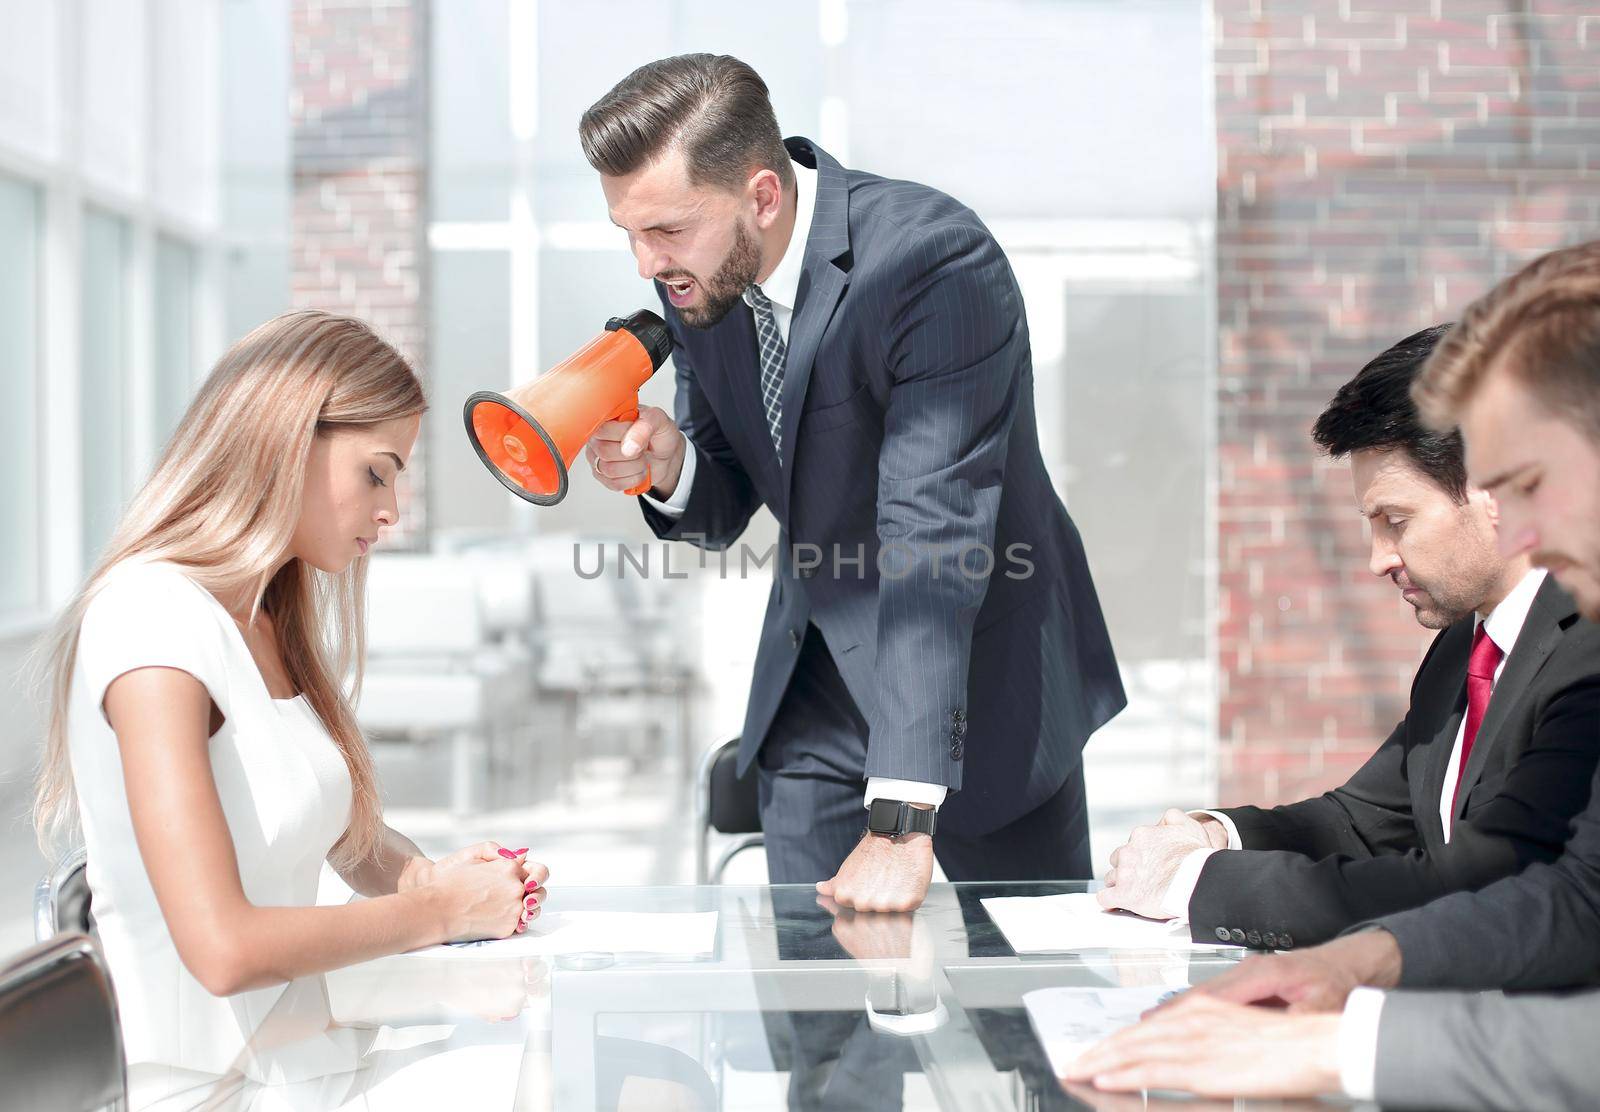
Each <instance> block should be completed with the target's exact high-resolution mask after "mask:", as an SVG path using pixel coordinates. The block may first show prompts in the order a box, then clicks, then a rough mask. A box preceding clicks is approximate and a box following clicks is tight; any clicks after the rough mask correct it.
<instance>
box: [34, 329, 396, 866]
mask: <svg viewBox="0 0 1600 1112" xmlns="http://www.w3.org/2000/svg"><path fill="white" fill-rule="evenodd" d="M426 408H427V401H426V399H425V398H424V396H423V392H422V385H421V383H420V382H418V381H417V376H416V375H415V374H414V373H413V372H412V370H411V367H410V365H409V364H408V363H407V362H406V360H405V357H404V356H402V355H401V354H400V353H399V352H398V351H396V350H395V349H394V348H393V347H392V346H390V345H389V344H388V343H387V342H386V341H384V340H383V339H382V338H381V337H379V336H378V334H377V333H376V332H374V331H373V330H372V329H371V328H370V327H369V326H368V325H366V324H365V323H363V322H362V321H359V320H356V319H354V318H352V317H343V316H335V315H333V314H331V313H324V312H319V311H316V310H306V311H302V312H294V313H286V314H284V315H283V316H281V317H277V318H275V319H273V320H270V321H268V322H267V323H266V324H263V325H261V326H260V327H259V328H257V329H256V330H255V331H253V332H251V333H250V334H249V335H248V336H246V337H244V339H242V340H240V341H239V342H238V343H237V344H235V345H234V346H233V348H232V349H231V350H229V351H228V353H227V354H226V355H224V356H223V357H222V359H221V360H220V361H219V362H218V363H217V365H216V367H215V369H213V370H212V372H211V374H210V375H209V376H208V377H207V378H206V381H205V383H204V384H203V385H202V386H201V387H200V391H199V393H198V394H197V395H196V397H195V399H194V401H193V402H192V403H191V404H190V406H189V409H188V412H186V413H185V414H184V416H183V420H182V421H181V422H180V423H179V425H178V428H177V431H176V432H174V433H173V435H172V439H171V440H170V441H169V442H168V444H167V446H166V448H165V449H164V450H163V452H162V454H161V458H160V459H159V460H158V461H157V463H156V467H155V470H154V472H153V473H152V474H151V476H150V479H149V481H147V482H146V483H145V485H144V487H143V488H142V489H141V490H140V491H139V493H138V494H136V495H135V496H134V497H133V500H132V502H131V503H130V504H129V505H128V508H127V510H126V512H125V513H124V514H123V516H122V519H121V521H120V522H119V523H118V525H117V529H116V531H115V533H113V534H112V537H111V540H110V542H109V543H108V544H107V546H106V550H105V553H104V554H103V555H102V556H101V557H100V559H99V561H98V562H97V563H96V565H95V567H94V570H93V572H92V573H91V574H90V575H89V578H88V580H87V581H86V582H85V583H84V585H83V587H82V589H81V590H80V591H79V592H78V594H77V596H76V597H75V598H74V599H73V600H72V602H71V604H70V605H69V606H68V607H67V608H66V611H65V612H64V613H63V614H62V616H61V618H60V620H59V621H58V622H57V624H56V626H55V628H54V629H53V631H52V632H51V633H50V635H49V636H48V638H47V639H46V641H45V642H44V645H43V646H42V648H43V652H44V654H45V655H44V671H45V677H46V679H47V682H48V690H49V700H50V717H49V727H48V732H47V735H46V741H45V751H44V758H43V761H42V764H41V767H40V770H39V778H38V783H37V787H36V791H35V798H34V816H33V817H34V828H35V830H36V832H37V833H38V836H39V842H40V845H41V846H42V847H45V848H46V849H47V851H48V849H49V847H50V846H51V845H52V843H54V842H55V841H56V840H57V839H58V838H60V837H62V836H64V835H68V834H71V833H73V832H74V831H75V828H76V827H77V824H78V812H77V806H76V800H75V798H74V792H73V783H72V768H71V765H70V763H69V759H68V751H67V710H68V699H69V696H70V694H71V686H72V672H73V666H74V662H75V660H76V657H77V652H78V633H79V629H80V627H81V626H82V623H83V616H84V612H85V611H86V610H87V609H88V606H89V603H90V601H91V600H92V599H93V598H94V596H95V594H96V592H97V591H98V590H99V589H100V587H101V585H102V584H103V583H104V581H105V577H106V573H107V572H108V571H109V570H110V569H111V568H112V567H113V566H114V565H116V564H118V563H120V562H121V561H123V560H127V559H129V558H130V557H139V558H141V559H149V560H166V561H170V562H171V563H174V564H177V565H178V566H180V567H181V568H182V569H183V571H184V573H185V574H187V575H188V576H189V578H190V579H192V580H194V581H195V582H196V583H198V584H200V585H201V586H202V587H204V588H206V589H207V590H209V591H211V592H212V593H213V594H216V595H222V594H225V593H229V592H238V591H239V590H241V588H245V587H248V588H249V590H250V592H251V595H250V597H251V598H252V600H253V602H252V606H251V618H252V620H253V619H254V617H255V614H256V613H257V611H259V610H261V609H265V610H266V612H267V613H268V614H270V615H271V616H272V621H273V624H274V626H275V627H276V632H277V640H278V650H279V653H280V654H281V655H282V657H283V664H284V667H285V669H286V670H287V671H288V673H289V678H290V679H291V680H292V681H293V683H294V685H295V687H296V688H297V689H298V690H299V691H300V692H302V693H303V694H304V695H305V698H306V701H307V702H308V703H310V705H311V707H312V709H313V710H315V711H316V714H317V717H318V718H320V719H321V720H322V723H323V725H324V726H326V727H327V729H328V732H329V733H330V734H331V735H332V736H333V740H334V743H335V744H336V745H337V746H338V747H339V751H340V753H341V754H343V756H344V760H345V764H346V765H347V766H348V768H349V771H350V786H351V803H350V825H349V827H348V828H347V829H346V830H345V832H344V835H343V836H342V837H341V838H340V840H339V843H338V845H337V846H336V847H335V849H334V853H333V857H334V859H335V861H336V862H337V863H338V864H340V865H348V864H353V863H355V862H358V861H362V860H365V859H367V858H369V857H371V856H372V855H373V853H374V852H375V851H376V849H377V847H378V844H379V840H380V836H381V832H382V829H383V809H382V805H381V803H380V802H379V799H378V785H377V779H376V777H375V775H374V773H373V768H372V756H371V754H370V753H369V752H368V750H367V746H366V742H365V740H364V739H363V737H362V735H361V729H360V727H359V726H358V725H357V723H356V717H355V712H354V710H353V709H352V700H353V699H354V698H355V697H356V693H357V692H359V690H360V685H361V673H362V665H363V660H364V657H365V655H366V653H365V647H366V637H365V619H364V615H363V598H364V596H365V594H366V574H367V557H365V556H361V557H358V558H357V559H356V560H355V561H354V562H353V563H352V564H351V566H350V567H349V568H347V569H346V570H345V571H343V572H341V573H339V574H338V575H329V574H326V573H324V572H321V571H318V570H316V569H315V568H312V567H311V566H309V565H308V564H306V563H305V562H303V561H302V560H299V559H297V558H291V559H290V560H289V562H288V563H287V564H284V565H283V566H282V567H281V568H278V564H279V561H280V560H282V558H283V554H284V552H285V551H287V549H288V547H289V543H290V539H291V537H292V536H293V534H294V529H295V525H296V522H297V521H298V519H299V516H300V502H301V492H302V488H303V486H304V482H305V472H306V458H307V456H308V454H309V452H310V450H311V442H312V438H313V437H315V436H317V435H318V434H325V433H329V432H332V431H334V430H336V429H340V428H356V427H361V426H368V425H374V424H377V423H379V422H382V421H387V420H391V419H393V418H398V417H409V416H412V415H413V414H418V413H421V412H423V410H425V409H426ZM275 568H278V570H277V571H276V573H274V569H275ZM346 676H353V677H354V683H353V686H352V688H351V691H350V693H349V695H348V696H347V695H346V692H345V689H344V684H343V680H344V678H345V677H346Z"/></svg>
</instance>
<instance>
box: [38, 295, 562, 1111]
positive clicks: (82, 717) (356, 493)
mask: <svg viewBox="0 0 1600 1112" xmlns="http://www.w3.org/2000/svg"><path fill="white" fill-rule="evenodd" d="M425 404H426V403H425V401H424V398H423V393H422V388H421V385H420V384H419V383H418V381H417V378H416V376H415V375H414V374H413V372H412V370H411V368H410V367H409V366H408V365H407V363H406V361H405V359H404V358H403V357H402V356H401V355H400V354H399V353H398V352H397V351H395V349H394V348H393V347H391V346H390V345H389V344H387V343H386V342H384V341H383V340H382V339H381V338H379V337H378V336H377V335H376V334H375V333H374V332H373V331H372V330H371V329H370V328H369V327H367V326H366V325H365V324H363V323H361V322H360V321H357V320H353V319H350V318H346V317H339V316H333V315H330V314H327V313H321V312H311V311H308V312H298V313H291V314H288V315H286V316H282V317H279V318H277V319H276V320H273V321H270V322H268V323H267V324H264V325H262V326H261V327H260V328H258V329H256V330H255V331H254V332H252V333H251V334H250V335H248V336H246V337H245V338H244V339H243V340H241V341H240V342H239V343H238V344H237V345H235V346H234V348H233V349H232V350H231V351H229V352H228V353H227V354H226V355H225V356H224V357H223V358H222V360H221V361H220V362H219V363H218V365H217V367H216V368H215V370H214V371H213V372H212V373H211V375H210V376H209V377H208V378H207V380H206V382H205V384H204V385H203V386H202V387H201V389H200V392H199V394H198V396H197V397H196V398H195V400H194V402H193V404H192V405H191V406H190V407H189V410H188V412H187V413H186V414H185V416H184V418H183V421H182V423H181V424H180V425H179V427H178V429H177V431H176V432H175V433H174V434H173V437H172V441H171V443H170V444H168V446H167V448H166V450H165V452H164V453H163V455H162V457H161V459H160V461H159V462H158V463H157V465H156V468H155V471H154V472H153V474H152V476H151V478H150V479H149V481H148V482H147V483H146V484H145V486H144V488H143V489H142V490H141V491H140V492H139V493H138V494H137V495H136V496H135V497H134V499H133V501H132V503H131V504H130V505H129V507H128V509H127V511H126V514H125V516H124V517H123V519H122V521H121V523H120V525H119V527H118V529H117V531H116V533H115V535H114V536H113V538H112V540H111V542H110V544H109V545H108V548H107V551H106V554H105V555H104V557H103V558H102V559H101V560H100V562H99V564H98V566H97V567H96V568H95V570H94V571H93V573H92V574H91V575H90V576H89V578H88V580H87V582H86V583H85V585H84V587H83V589H82V591H81V592H80V594H79V595H78V596H77V597H76V599H74V601H73V602H72V603H71V605H69V606H68V608H67V610H66V612H65V614H64V615H63V617H62V620H61V622H60V625H59V626H58V628H57V630H56V631H55V633H54V635H53V637H54V639H53V641H52V642H51V645H50V652H51V655H50V657H49V667H50V670H51V680H52V693H51V707H50V719H49V733H48V739H47V744H46V751H45V755H44V760H43V765H42V769H41V774H40V780H39V786H38V796H37V801H36V813H35V819H36V823H37V825H38V829H39V831H40V835H41V838H42V839H43V840H44V842H45V844H47V845H49V844H52V843H59V842H60V841H61V835H64V834H71V833H73V832H75V828H78V827H80V826H81V834H82V838H83V841H84V844H85V846H86V848H87V852H88V861H89V866H88V880H89V887H90V890H91V892H92V894H93V908H94V915H95V921H96V924H97V929H98V932H99V935H100V939H101V943H102V945H103V946H104V949H105V953H106V958H107V961H108V963H109V965H110V967H111V972H112V980H113V982H114V984H115V987H116V990H117V994H118V1003H119V1008H120V1012H121V1018H122V1026H123V1032H124V1041H125V1045H126V1052H127V1058H128V1064H129V1067H130V1077H131V1078H133V1079H134V1096H135V1099H136V1100H141V1101H143V1102H145V1103H148V1102H150V1101H153V1100H157V1099H161V1098H162V1097H163V1096H166V1095H170V1091H164V1088H167V1089H170V1088H181V1087H183V1085H184V1082H185V1079H187V1081H188V1082H190V1083H192V1082H193V1080H194V1079H195V1077H196V1075H205V1074H220V1073H224V1072H226V1071H227V1070H228V1069H229V1068H230V1067H231V1066H232V1065H233V1064H234V1062H235V1060H236V1056H237V1055H238V1053H239V1051H240V1048H241V1047H242V1046H244V1045H245V1044H247V1043H248V1041H249V1038H250V1035H251V1033H252V1032H253V1031H254V1030H255V1029H256V1027H257V1026H258V1025H259V1024H260V1022H261V1021H262V1019H264V1018H265V1016H266V1015H267V1013H268V1012H269V1011H270V1009H271V1008H272V1006H273V1004H274V1003H275V1002H276V1001H277V999H278V997H279V995H280V994H281V993H282V991H283V985H284V984H285V983H286V982H288V981H291V980H293V979H294V978H297V977H302V976H306V975H309V974H315V973H321V972H324V971H326V970H331V969H334V968H337V967H339V966H343V965H348V964H351V963H353V962H359V961H364V960H367V959H371V958H376V957H380V956H383V955H387V954H394V953H398V952H401V951H405V950H411V949H414V948H416V947H419V946H425V945H429V944H434V943H440V942H447V941H456V940H464V939H479V938H499V937H505V936H507V935H510V934H512V933H514V932H516V931H519V930H522V929H524V928H525V927H526V924H527V923H528V922H529V920H530V919H531V918H533V917H534V916H535V915H537V914H538V908H539V905H540V903H541V902H542V900H543V898H544V891H543V888H542V887H541V886H542V884H543V882H544V880H545V878H546V875H547V874H546V870H545V869H544V868H543V866H540V865H537V864H534V863H532V862H530V861H528V860H527V857H526V850H519V851H511V850H505V851H502V847H500V846H498V845H497V844H495V843H492V842H488V843H482V844H480V845H476V846H472V847H469V848H467V849H464V850H462V851H460V852H458V853H455V854H452V855H451V856H449V857H447V858H444V859H442V860H439V861H432V860H429V859H428V858H427V857H426V856H425V855H423V854H422V853H421V852H420V851H419V850H418V849H417V847H416V846H415V845H414V844H412V843H411V842H410V841H409V840H408V839H406V838H405V837H403V836H402V835H400V834H399V833H397V832H396V831H394V830H391V829H390V828H389V827H387V826H386V825H385V824H384V821H383V815H382V811H381V807H380V804H379V798H378V788H377V784H376V782H375V780H374V776H373V769H372V761H371V758H370V756H369V754H368V751H367V748H366V745H365V743H364V741H363V739H362V736H361V732H360V728H359V727H358V726H357V724H356V720H355V716H354V714H353V712H352V709H351V703H350V700H349V698H348V697H347V695H346V693H345V689H344V680H345V678H346V677H347V676H348V675H351V674H353V675H355V677H356V680H357V682H358V683H359V678H360V670H361V663H362V660H361V658H362V645H363V638H362V630H363V616H362V598H363V594H364V587H365V575H366V566H367V554H368V552H369V550H370V548H371V546H372V545H373V543H374V542H376V541H377V539H378V537H379V534H380V533H381V531H382V530H383V529H384V528H385V527H389V526H393V525H394V524H395V523H396V522H397V520H398V518H399V508H398V506H397V503H396V499H395V479H396V477H397V476H398V475H399V473H400V472H401V471H402V470H404V468H405V465H406V461H407V460H408V459H409V458H410V456H411V450H412V446H413V444H414V443H415V441H416V437H417V430H418V427H419V424H420V421H421V415H422V412H423V410H424V408H425ZM324 861H326V862H328V863H330V864H331V865H332V866H333V867H334V868H335V869H336V870H337V871H338V873H339V874H340V875H341V876H342V877H343V878H344V879H345V880H346V882H348V883H349V885H350V886H351V887H352V888H354V889H355V891H356V892H358V893H360V894H361V895H362V896H365V897H368V898H367V899H361V900H354V901H351V902H350V903H348V904H344V905H340V906H323V907H319V906H315V903H316V895H317V883H318V875H319V872H320V870H321V867H322V864H323V862H324ZM141 1079H143V1082H144V1084H142V1085H141V1084H140V1080H141ZM163 1079H166V1080H165V1081H164V1080H163Z"/></svg>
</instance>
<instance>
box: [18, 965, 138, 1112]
mask: <svg viewBox="0 0 1600 1112" xmlns="http://www.w3.org/2000/svg"><path fill="white" fill-rule="evenodd" d="M0 1078H3V1079H4V1081H3V1083H0V1110H5V1112H9V1110H11V1109H17V1110H19V1112H20V1110H22V1109H27V1110H29V1112H32V1110H35V1109H42V1108H49V1109H61V1110H62V1112H77V1110H80V1109H92V1108H105V1107H108V1106H109V1107H113V1108H121V1107H122V1104H123V1101H124V1099H125V1095H126V1090H127V1072H126V1067H125V1065H124V1062H123V1056H122V1029H121V1027H120V1026H119V1024H118V1020H117V1000H116V994H115V993H114V992H113V990H112V987H111V975H110V972H109V971H108V970H107V968H106V965H105V959H104V958H103V957H102V956H101V954H100V948H99V947H98V946H97V945H95V942H94V940H93V939H92V938H90V937H89V936H88V935H85V934H78V933H66V934H60V935H57V936H56V937H55V938H52V939H51V940H50V941H48V942H44V943H40V944H39V945H36V946H34V947H32V948H31V949H28V950H24V951H23V952H22V953H20V954H18V955H16V956H15V957H12V958H10V959H7V960H4V961H0Z"/></svg>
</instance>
